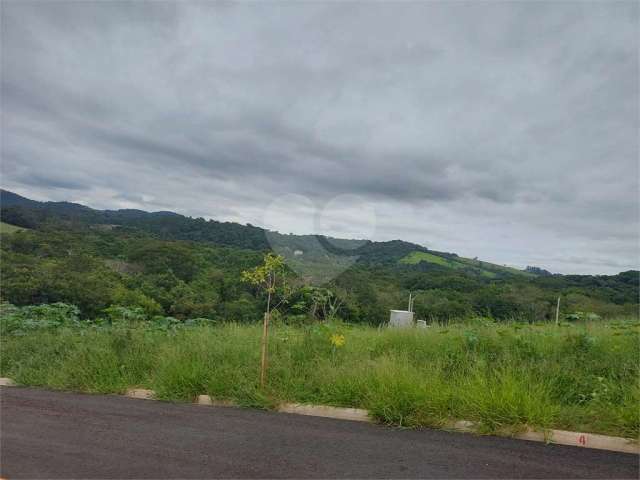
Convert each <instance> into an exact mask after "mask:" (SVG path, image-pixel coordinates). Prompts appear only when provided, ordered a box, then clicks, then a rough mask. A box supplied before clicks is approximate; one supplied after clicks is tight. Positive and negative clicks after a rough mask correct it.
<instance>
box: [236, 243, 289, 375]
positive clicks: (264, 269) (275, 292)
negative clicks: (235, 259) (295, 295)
mask: <svg viewBox="0 0 640 480" xmlns="http://www.w3.org/2000/svg"><path fill="white" fill-rule="evenodd" d="M242 281H244V282H247V283H250V284H251V285H254V286H256V287H257V288H258V289H260V290H261V291H263V292H264V293H266V295H267V308H266V310H265V312H264V318H263V322H262V342H261V352H260V387H264V384H265V381H266V376H267V367H268V361H269V359H268V354H269V352H268V340H269V320H270V319H271V311H272V310H275V309H276V308H278V307H279V306H280V305H281V304H282V303H283V302H285V301H286V298H287V297H288V293H289V292H288V288H287V283H286V269H285V265H284V258H283V257H282V256H280V255H274V254H273V253H267V254H266V255H265V256H264V263H263V264H262V265H260V266H257V267H255V268H254V269H252V270H246V271H244V272H242ZM276 301H277V303H275V302H276Z"/></svg>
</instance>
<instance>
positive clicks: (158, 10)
mask: <svg viewBox="0 0 640 480" xmlns="http://www.w3.org/2000/svg"><path fill="white" fill-rule="evenodd" d="M638 5H639V4H638V3H637V2H635V1H630V2H606V3H597V2H584V3H583V2H568V3H560V2H550V3H546V2H513V3H485V2H475V3H472V4H468V3H462V2H445V3H427V2H424V3H420V2H416V3H409V2H403V3H391V2H389V3H385V2H378V3H367V2H360V3H341V2H318V3H313V2H305V3H293V2H279V3H249V2H245V3H237V4H236V3H195V2H194V3H191V2H177V3H169V2H167V3H164V2H142V1H139V2H132V3H128V2H115V1H113V2H111V1H105V2H99V3H92V2H88V1H81V2H75V3H58V2H53V1H46V2H42V3H30V2H22V1H21V2H18V1H2V3H1V9H2V30H1V35H2V39H1V40H2V52H1V53H2V134H3V137H2V169H1V173H2V181H1V183H2V186H3V187H4V188H7V189H10V190H13V191H15V192H17V193H20V194H23V195H26V196H28V197H30V198H34V199H38V200H69V201H76V202H80V203H84V204H86V205H89V206H92V207H95V208H112V209H113V208H141V209H145V210H173V211H176V212H179V213H183V214H186V215H192V216H203V217H205V218H215V219H219V220H232V221H238V222H241V223H246V222H250V223H252V224H255V225H261V226H268V227H271V228H274V229H278V230H280V231H282V232H285V233H288V232H294V233H326V234H332V235H335V236H347V237H356V238H363V237H366V238H372V239H376V240H390V239H396V238H400V239H403V240H408V241H413V242H416V243H420V244H423V245H425V246H427V247H429V248H433V249H437V250H444V251H451V252H456V253H458V254H460V255H464V256H470V257H475V256H478V257H480V258H481V259H484V260H487V261H493V262H496V263H500V264H509V265H515V266H519V267H524V266H525V265H538V266H541V267H545V268H548V269H549V270H551V271H554V272H561V273H617V272H619V271H621V270H625V269H629V268H638V263H639V257H638V255H639V243H638V242H639V209H638V204H639V203H638V201H639V198H638V182H639V177H638V154H639V146H638V129H639V126H640V121H639V94H638V84H639V74H638V53H639V21H640V20H639V8H638Z"/></svg>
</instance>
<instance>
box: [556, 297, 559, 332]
mask: <svg viewBox="0 0 640 480" xmlns="http://www.w3.org/2000/svg"><path fill="white" fill-rule="evenodd" d="M559 319H560V296H559V295H558V304H557V305H556V325H560V321H559Z"/></svg>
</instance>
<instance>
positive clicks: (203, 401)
mask: <svg viewBox="0 0 640 480" xmlns="http://www.w3.org/2000/svg"><path fill="white" fill-rule="evenodd" d="M194 403H197V404H198V405H209V406H212V407H237V406H238V405H237V404H235V403H234V402H232V401H231V400H217V399H215V398H211V397H210V396H209V395H198V396H197V397H196V400H195V402H194Z"/></svg>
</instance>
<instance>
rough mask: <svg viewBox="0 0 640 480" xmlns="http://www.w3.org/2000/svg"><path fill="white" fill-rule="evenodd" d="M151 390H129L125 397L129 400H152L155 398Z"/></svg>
mask: <svg viewBox="0 0 640 480" xmlns="http://www.w3.org/2000/svg"><path fill="white" fill-rule="evenodd" d="M155 395H156V394H155V392H154V391H153V390H147V389H146V388H129V389H128V390H127V393H126V394H125V396H127V397H130V398H141V399H143V400H153V399H154V397H155Z"/></svg>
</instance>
